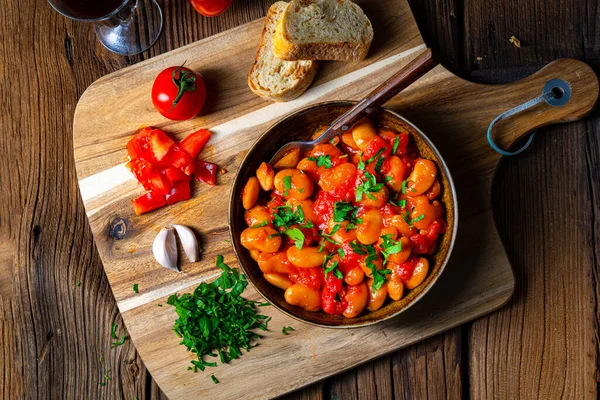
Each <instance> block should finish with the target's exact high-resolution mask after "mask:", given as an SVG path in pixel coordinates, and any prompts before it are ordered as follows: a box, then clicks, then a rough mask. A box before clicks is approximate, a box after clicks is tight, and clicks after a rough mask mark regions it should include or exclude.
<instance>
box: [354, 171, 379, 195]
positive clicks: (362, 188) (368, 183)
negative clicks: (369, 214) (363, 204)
mask: <svg viewBox="0 0 600 400" xmlns="http://www.w3.org/2000/svg"><path fill="white" fill-rule="evenodd" d="M364 174H365V179H366V180H364V181H362V183H361V184H360V185H359V186H358V187H357V188H356V201H361V200H362V197H363V194H365V195H366V196H367V197H368V198H370V199H371V200H376V198H375V196H373V195H372V194H371V193H376V192H378V191H380V190H381V188H382V187H383V183H377V178H376V177H375V175H372V174H370V173H369V172H367V171H365V172H364Z"/></svg>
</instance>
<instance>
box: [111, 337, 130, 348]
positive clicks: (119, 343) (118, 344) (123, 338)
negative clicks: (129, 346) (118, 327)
mask: <svg viewBox="0 0 600 400" xmlns="http://www.w3.org/2000/svg"><path fill="white" fill-rule="evenodd" d="M125 340H127V336H126V335H123V336H121V340H119V341H118V342H113V343H111V344H110V348H111V349H114V348H115V347H119V346H121V345H123V344H125Z"/></svg>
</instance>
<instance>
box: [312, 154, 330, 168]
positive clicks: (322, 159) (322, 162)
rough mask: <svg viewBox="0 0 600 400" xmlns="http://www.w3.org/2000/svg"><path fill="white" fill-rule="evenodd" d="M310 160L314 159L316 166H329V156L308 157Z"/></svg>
mask: <svg viewBox="0 0 600 400" xmlns="http://www.w3.org/2000/svg"><path fill="white" fill-rule="evenodd" d="M308 159H309V160H310V161H315V162H316V163H317V167H325V168H331V156H329V155H327V156H319V157H317V158H315V157H308Z"/></svg>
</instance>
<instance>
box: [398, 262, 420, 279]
mask: <svg viewBox="0 0 600 400" xmlns="http://www.w3.org/2000/svg"><path fill="white" fill-rule="evenodd" d="M418 260H419V259H418V258H417V257H415V256H411V257H410V258H409V259H408V260H407V261H406V262H403V263H402V264H400V265H399V266H398V267H397V271H396V272H397V273H398V275H399V276H400V278H401V279H403V280H409V279H410V278H411V277H412V276H413V272H414V270H415V267H416V266H417V262H418Z"/></svg>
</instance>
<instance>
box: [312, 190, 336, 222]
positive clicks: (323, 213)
mask: <svg viewBox="0 0 600 400" xmlns="http://www.w3.org/2000/svg"><path fill="white" fill-rule="evenodd" d="M333 203H335V199H334V198H333V196H332V195H331V194H329V193H328V192H326V191H324V190H319V192H318V193H317V198H316V200H315V202H314V210H315V214H317V218H319V222H320V224H321V225H326V224H328V223H329V218H330V217H331V214H333Z"/></svg>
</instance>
